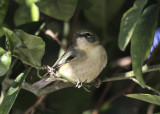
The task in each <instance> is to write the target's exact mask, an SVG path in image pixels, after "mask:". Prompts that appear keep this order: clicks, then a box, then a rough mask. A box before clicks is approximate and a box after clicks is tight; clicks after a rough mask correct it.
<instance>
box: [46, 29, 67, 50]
mask: <svg viewBox="0 0 160 114" xmlns="http://www.w3.org/2000/svg"><path fill="white" fill-rule="evenodd" d="M45 34H47V35H49V36H50V37H51V38H52V39H54V40H55V41H56V42H57V43H58V44H59V45H60V46H61V48H62V49H63V50H64V51H66V47H65V46H64V45H63V44H62V43H61V42H60V40H59V39H58V38H57V36H58V33H55V34H54V33H53V32H52V31H51V30H49V29H48V30H46V31H45Z"/></svg>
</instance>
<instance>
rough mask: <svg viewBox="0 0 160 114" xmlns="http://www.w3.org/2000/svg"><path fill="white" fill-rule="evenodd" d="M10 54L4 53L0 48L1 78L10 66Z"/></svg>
mask: <svg viewBox="0 0 160 114" xmlns="http://www.w3.org/2000/svg"><path fill="white" fill-rule="evenodd" d="M11 59H12V57H11V52H10V51H8V52H6V51H5V50H4V49H3V48H1V47H0V76H3V75H4V74H6V72H7V71H8V69H9V67H10V64H11Z"/></svg>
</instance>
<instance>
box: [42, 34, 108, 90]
mask: <svg viewBox="0 0 160 114" xmlns="http://www.w3.org/2000/svg"><path fill="white" fill-rule="evenodd" d="M106 64H107V53H106V51H105V49H104V48H103V46H102V45H101V44H100V43H99V41H98V39H97V37H95V36H94V35H93V34H91V33H90V32H82V33H77V34H76V36H75V43H74V44H73V45H71V46H70V47H69V48H68V49H67V51H66V52H65V53H64V54H63V55H62V56H61V57H60V58H59V59H58V60H57V61H56V63H55V64H54V65H53V66H52V67H48V69H49V72H50V73H51V74H52V75H53V74H54V73H55V72H58V73H59V74H60V75H61V76H62V77H63V78H64V79H67V80H69V81H71V82H74V83H77V84H76V87H78V88H80V87H81V86H82V83H83V82H84V83H90V82H92V81H93V80H94V79H95V78H97V77H98V75H99V74H100V73H101V71H102V70H103V68H105V66H106ZM54 76H55V77H56V73H55V74H54ZM42 82H43V81H41V83H42Z"/></svg>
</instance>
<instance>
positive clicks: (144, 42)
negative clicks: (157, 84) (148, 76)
mask: <svg viewBox="0 0 160 114" xmlns="http://www.w3.org/2000/svg"><path fill="white" fill-rule="evenodd" d="M158 13H159V8H158V5H152V6H149V7H147V8H146V9H145V10H144V11H143V13H142V16H141V17H140V18H139V20H138V22H137V25H136V27H135V31H134V32H133V35H132V37H131V57H132V67H133V71H134V73H135V76H136V79H137V80H138V81H139V83H140V85H141V86H142V87H144V86H145V83H144V81H143V78H142V70H141V69H142V68H141V67H142V65H143V62H144V60H145V59H146V58H147V56H148V55H149V52H150V49H151V46H152V42H153V37H154V33H155V29H156V26H157V22H158ZM153 17H154V18H153Z"/></svg>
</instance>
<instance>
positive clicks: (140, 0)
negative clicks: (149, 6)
mask: <svg viewBox="0 0 160 114" xmlns="http://www.w3.org/2000/svg"><path fill="white" fill-rule="evenodd" d="M147 1H148V0H136V1H135V3H134V5H133V7H131V8H130V9H129V10H128V11H127V12H126V13H124V14H123V17H122V20H121V25H120V33H119V38H118V46H119V48H120V49H121V50H122V51H124V50H125V48H126V46H127V45H128V43H129V41H130V39H131V37H132V34H133V32H134V28H135V25H136V24H137V20H138V18H139V16H140V15H141V13H142V10H143V8H144V6H145V5H146V3H147Z"/></svg>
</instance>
